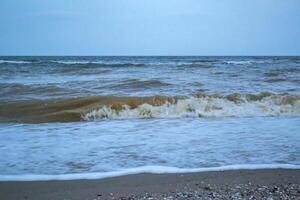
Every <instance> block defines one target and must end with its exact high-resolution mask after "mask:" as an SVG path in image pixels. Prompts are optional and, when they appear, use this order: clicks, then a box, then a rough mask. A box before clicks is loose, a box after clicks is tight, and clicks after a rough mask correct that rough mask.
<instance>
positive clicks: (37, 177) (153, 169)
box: [0, 164, 300, 181]
mask: <svg viewBox="0 0 300 200" xmlns="http://www.w3.org/2000/svg"><path fill="white" fill-rule="evenodd" d="M255 169H300V165H291V164H244V165H228V166H222V167H207V168H192V169H184V168H177V167H165V166H145V167H137V168H130V169H124V170H120V171H113V172H98V173H80V174H79V173H78V174H59V175H45V174H22V175H0V181H49V180H80V179H89V180H92V179H104V178H111V177H118V176H125V175H133V174H142V173H150V174H174V173H194V172H217V171H230V170H255Z"/></svg>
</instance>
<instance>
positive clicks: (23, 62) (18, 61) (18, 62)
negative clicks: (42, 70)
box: [0, 60, 32, 64]
mask: <svg viewBox="0 0 300 200" xmlns="http://www.w3.org/2000/svg"><path fill="white" fill-rule="evenodd" d="M1 63H11V64H27V63H32V62H31V61H23V60H0V64H1Z"/></svg>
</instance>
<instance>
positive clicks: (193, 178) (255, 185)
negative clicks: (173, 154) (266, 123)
mask: <svg viewBox="0 0 300 200" xmlns="http://www.w3.org/2000/svg"><path fill="white" fill-rule="evenodd" d="M268 198H269V199H271V198H273V199H300V170H285V169H271V170H237V171H225V172H201V173H188V174H138V175H128V176H122V177H115V178H107V179H102V180H75V181H74V180H73V181H32V182H0V199H1V200H14V199H30V200H35V199H38V200H42V199H51V200H56V199H268Z"/></svg>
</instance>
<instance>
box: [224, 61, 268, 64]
mask: <svg viewBox="0 0 300 200" xmlns="http://www.w3.org/2000/svg"><path fill="white" fill-rule="evenodd" d="M264 63H271V61H268V60H229V61H225V64H232V65H250V64H264Z"/></svg>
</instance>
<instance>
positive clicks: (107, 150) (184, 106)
mask: <svg viewBox="0 0 300 200" xmlns="http://www.w3.org/2000/svg"><path fill="white" fill-rule="evenodd" d="M299 130H300V57H0V155H1V156H0V172H1V175H22V174H53V175H55V174H70V173H94V172H97V173H99V172H100V173H101V172H111V171H118V170H123V169H128V168H135V167H143V166H169V167H178V168H185V169H192V168H204V167H220V166H227V165H240V164H272V165H274V164H275V165H276V164H293V165H300V159H299V158H300V157H299V155H300V140H299V138H300V137H299V136H300V131H299ZM1 175H0V177H1Z"/></svg>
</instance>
